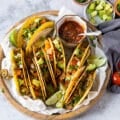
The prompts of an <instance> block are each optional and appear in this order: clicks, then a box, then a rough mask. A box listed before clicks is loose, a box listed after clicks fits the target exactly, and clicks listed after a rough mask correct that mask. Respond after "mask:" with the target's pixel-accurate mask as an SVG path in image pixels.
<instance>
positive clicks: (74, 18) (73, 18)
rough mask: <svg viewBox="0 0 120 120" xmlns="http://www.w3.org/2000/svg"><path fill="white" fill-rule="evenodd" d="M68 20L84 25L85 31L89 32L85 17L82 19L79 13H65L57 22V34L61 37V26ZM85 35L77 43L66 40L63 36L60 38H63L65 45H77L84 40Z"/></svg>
mask: <svg viewBox="0 0 120 120" xmlns="http://www.w3.org/2000/svg"><path fill="white" fill-rule="evenodd" d="M66 21H74V22H76V23H78V24H79V25H80V26H82V28H83V32H84V33H86V32H87V24H86V22H85V21H84V20H83V19H81V18H80V17H79V16H77V15H65V16H63V17H62V18H61V19H60V20H58V22H57V23H56V30H57V36H59V37H60V35H59V28H60V27H61V25H62V24H63V23H64V22H66ZM85 37H86V36H83V37H82V38H81V39H80V40H79V41H78V42H77V43H71V42H66V41H65V40H64V39H62V38H61V37H60V38H61V40H62V42H63V44H64V45H65V46H68V47H75V46H76V45H77V44H78V43H80V42H81V41H82V40H84V38H85Z"/></svg>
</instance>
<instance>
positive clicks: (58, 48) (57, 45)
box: [53, 38, 66, 78]
mask: <svg viewBox="0 0 120 120" xmlns="http://www.w3.org/2000/svg"><path fill="white" fill-rule="evenodd" d="M53 46H54V50H55V57H56V78H58V77H60V76H61V75H62V74H65V70H66V59H65V52H64V49H63V45H62V43H61V40H60V38H56V39H55V40H53Z"/></svg>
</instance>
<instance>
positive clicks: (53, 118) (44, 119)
mask: <svg viewBox="0 0 120 120" xmlns="http://www.w3.org/2000/svg"><path fill="white" fill-rule="evenodd" d="M34 15H54V16H57V15H58V11H44V12H39V13H35V14H33V15H31V16H34ZM28 17H30V16H28ZM28 17H26V18H28ZM26 18H24V19H22V20H21V21H20V22H18V23H16V24H15V25H14V26H13V27H12V28H11V29H10V30H9V31H8V33H9V32H10V31H11V30H12V29H13V28H15V27H16V26H17V25H19V24H21V23H22V22H24V20H25V19H26ZM87 25H88V27H90V28H91V29H92V30H93V31H95V30H96V28H95V27H94V26H92V25H91V24H90V23H88V22H87ZM101 39H102V36H99V37H98V40H99V43H100V41H101ZM3 57H4V53H3V51H2V48H1V46H0V65H1V61H2V59H3ZM110 73H111V70H110V68H109V67H108V69H107V70H106V80H105V83H104V85H103V87H102V89H101V91H100V93H99V94H98V96H97V97H96V98H95V99H93V100H92V101H91V102H90V103H89V104H88V105H86V106H82V107H81V108H79V109H78V110H75V111H73V112H68V113H64V114H58V115H44V114H40V113H36V112H32V111H30V110H28V109H26V108H24V107H23V106H22V105H20V104H19V103H18V102H17V101H16V100H15V99H14V98H13V97H12V95H11V93H10V92H9V90H8V88H7V86H6V84H5V82H4V80H3V79H1V78H0V88H2V89H4V95H5V96H6V98H7V99H8V101H9V102H10V103H11V104H12V105H13V106H14V107H15V108H16V109H18V110H19V111H20V112H22V113H24V114H26V115H29V116H30V117H33V118H35V119H39V120H65V119H70V118H72V117H75V116H78V115H81V114H82V113H84V112H86V111H87V110H89V109H91V108H92V106H93V105H94V104H95V103H96V102H98V100H99V98H100V97H101V96H102V95H103V93H104V91H105V89H106V87H107V84H108V81H109V77H110Z"/></svg>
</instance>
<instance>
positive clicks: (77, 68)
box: [63, 41, 90, 103]
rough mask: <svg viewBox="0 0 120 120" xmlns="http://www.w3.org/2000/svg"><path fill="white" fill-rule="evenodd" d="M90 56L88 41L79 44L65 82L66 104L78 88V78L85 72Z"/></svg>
mask: <svg viewBox="0 0 120 120" xmlns="http://www.w3.org/2000/svg"><path fill="white" fill-rule="evenodd" d="M89 55H90V46H89V43H88V42H87V41H83V43H80V44H78V46H77V47H76V48H75V50H74V52H73V54H72V57H71V58H70V61H69V62H68V65H67V69H66V77H65V81H64V84H63V85H64V87H65V88H66V92H65V95H64V102H65V103H66V102H68V100H69V98H70V97H71V94H72V91H73V90H74V88H75V87H76V86H77V84H78V82H79V80H78V78H79V77H80V75H81V74H82V73H83V71H84V70H85V68H86V67H85V66H84V63H85V62H86V60H87V58H88V56H89Z"/></svg>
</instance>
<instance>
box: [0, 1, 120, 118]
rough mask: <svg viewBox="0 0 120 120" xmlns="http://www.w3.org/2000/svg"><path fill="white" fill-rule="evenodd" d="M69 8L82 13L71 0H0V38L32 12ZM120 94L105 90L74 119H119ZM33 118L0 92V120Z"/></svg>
mask: <svg viewBox="0 0 120 120" xmlns="http://www.w3.org/2000/svg"><path fill="white" fill-rule="evenodd" d="M63 5H64V6H67V7H68V8H71V9H72V10H73V11H74V12H76V13H77V14H79V15H84V12H83V9H81V6H79V5H76V4H75V3H74V2H72V0H59V1H58V0H0V40H2V39H3V37H4V35H5V33H6V32H7V31H8V29H9V28H10V26H12V25H13V24H14V23H15V22H17V21H19V20H20V19H22V18H23V17H26V16H28V15H30V14H32V13H35V12H38V11H43V10H49V9H60V8H61V7H62V6H63ZM119 114H120V95H119V94H112V93H109V92H105V94H104V96H103V97H102V98H101V100H100V101H99V102H98V103H97V104H96V105H95V106H94V107H93V108H92V109H90V110H89V111H88V112H86V113H85V114H84V115H82V116H78V117H76V118H74V120H112V119H114V120H120V115H119ZM8 119H9V120H34V119H33V118H30V117H28V116H25V115H23V114H22V113H20V112H18V111H17V110H16V109H15V108H14V107H13V106H12V105H10V104H9V102H8V101H7V100H6V98H5V97H4V95H3V93H0V120H8Z"/></svg>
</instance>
